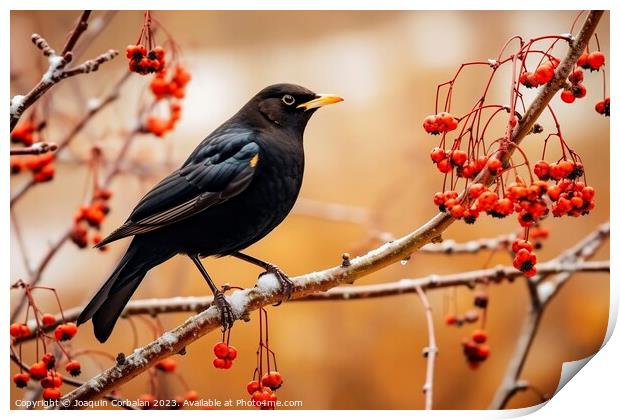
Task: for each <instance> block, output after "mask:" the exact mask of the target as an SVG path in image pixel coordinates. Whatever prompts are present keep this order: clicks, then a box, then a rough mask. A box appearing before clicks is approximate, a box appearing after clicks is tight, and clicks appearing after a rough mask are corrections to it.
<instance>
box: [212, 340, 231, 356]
mask: <svg viewBox="0 0 620 420" xmlns="http://www.w3.org/2000/svg"><path fill="white" fill-rule="evenodd" d="M213 354H215V357H217V358H219V359H225V358H226V356H228V344H226V343H222V342H219V343H217V344H216V345H215V346H213Z"/></svg>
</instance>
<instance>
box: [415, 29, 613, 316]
mask: <svg viewBox="0 0 620 420" xmlns="http://www.w3.org/2000/svg"><path fill="white" fill-rule="evenodd" d="M571 39H572V38H571V37H569V36H566V35H551V36H543V37H539V38H533V39H531V40H530V41H528V42H521V44H520V45H519V47H518V49H517V51H515V52H514V53H513V54H508V53H506V50H507V47H508V44H507V45H506V46H505V47H504V48H502V52H501V53H500V55H499V56H498V58H497V59H495V60H488V61H487V62H486V63H485V62H483V61H475V62H471V63H465V64H464V65H462V66H461V67H460V68H459V70H458V71H457V73H456V75H455V77H454V78H453V79H452V80H450V81H448V82H446V83H442V84H440V85H439V86H438V89H437V96H436V98H435V104H436V105H435V113H434V114H433V115H430V116H428V117H426V118H425V119H424V121H423V123H422V126H423V129H424V130H425V131H426V132H427V133H429V134H433V135H440V140H439V144H438V145H436V147H434V148H433V149H432V150H431V152H430V158H431V161H432V162H433V164H434V165H435V166H436V168H437V170H438V172H439V173H440V174H441V175H442V176H443V187H442V190H441V191H439V192H437V193H436V194H435V195H434V197H433V202H434V203H435V205H436V206H437V207H438V208H439V210H440V211H442V212H447V213H449V214H450V216H451V217H453V218H455V219H459V220H463V221H464V222H465V223H468V224H473V223H475V222H476V221H477V220H478V219H479V217H480V216H481V215H483V214H486V215H487V216H490V217H493V218H506V217H508V216H511V215H513V214H514V215H516V220H517V222H518V223H519V225H520V226H521V227H522V229H523V238H522V241H521V242H518V243H515V250H514V254H515V255H514V260H513V265H514V266H515V267H517V268H518V269H519V270H521V271H522V272H523V273H524V274H526V275H528V276H533V275H535V274H536V269H535V265H536V255H535V253H534V252H533V249H534V244H533V243H532V242H531V241H529V231H530V229H531V228H533V227H535V226H537V225H538V223H539V222H540V221H541V220H543V219H544V218H545V217H547V216H548V215H549V214H552V215H553V216H554V217H563V216H566V215H569V216H573V217H577V216H582V215H586V214H588V212H590V211H591V210H592V209H593V208H594V201H593V198H594V189H593V188H592V187H591V186H589V185H587V183H586V178H585V167H584V164H583V162H582V161H581V158H580V157H579V155H578V154H577V153H576V152H575V151H574V150H573V149H572V148H571V147H570V146H569V145H568V142H567V141H566V139H565V137H564V135H563V134H562V132H561V129H560V123H559V121H558V120H557V118H556V115H555V113H554V111H553V109H552V107H551V106H549V107H548V111H549V113H550V115H551V117H552V118H553V120H554V122H555V126H556V129H557V130H556V131H555V132H553V133H551V134H549V135H548V136H547V137H546V138H545V139H544V147H543V150H542V156H541V157H540V158H539V159H535V160H534V161H537V162H536V163H535V164H534V165H532V164H531V163H530V157H529V156H528V154H531V153H530V152H528V153H526V152H525V151H524V150H523V149H521V148H520V147H519V146H518V145H516V144H514V143H513V142H512V139H511V136H512V133H513V131H514V129H515V127H516V126H517V124H519V119H520V118H521V117H520V115H521V114H520V112H524V111H525V104H524V103H523V100H522V93H521V89H522V88H523V87H525V88H538V87H540V86H542V85H545V84H547V83H549V82H550V81H551V80H553V79H554V78H555V77H556V70H557V69H558V67H559V65H560V60H559V59H558V58H557V57H556V56H554V55H553V54H552V52H553V49H554V47H555V46H556V45H557V44H558V43H559V42H561V41H568V42H571ZM543 42H550V43H551V45H550V46H542V45H541V43H543ZM599 49H600V48H599ZM530 63H535V67H533V70H531V71H528V68H527V67H528V65H530ZM604 63H605V56H604V55H603V54H602V53H601V52H600V51H596V52H593V53H589V52H586V53H584V55H583V56H582V57H581V59H580V61H579V63H578V66H576V67H575V68H574V69H573V71H572V72H571V73H570V74H569V76H568V78H567V80H566V82H565V86H566V88H565V89H564V91H563V92H562V94H561V96H562V98H563V100H564V101H565V102H572V101H574V100H575V98H582V97H584V96H585V95H586V88H585V86H584V84H583V82H584V69H590V70H599V69H601V70H603V67H604ZM469 66H488V67H489V69H490V75H489V77H488V81H487V83H486V87H485V91H484V92H483V94H482V95H481V99H479V100H477V101H476V103H475V104H474V105H473V107H472V108H471V110H469V111H468V112H466V113H465V114H464V115H462V116H456V115H455V114H454V113H453V111H452V110H451V105H452V100H453V99H454V87H455V83H456V81H457V79H458V77H459V76H460V75H462V74H463V73H462V69H463V68H466V67H469ZM502 66H511V67H512V68H513V69H516V72H513V74H514V75H513V80H512V84H511V89H512V95H511V102H510V103H509V104H508V105H502V104H491V103H486V101H487V99H486V98H487V96H488V95H487V93H488V91H489V89H490V87H491V86H492V84H493V82H494V81H495V76H496V74H497V71H498V70H499V69H500V68H502ZM444 87H447V90H448V91H447V93H446V94H445V101H443V107H442V109H439V106H440V103H442V100H441V97H442V92H443V91H442V88H444ZM596 110H597V112H599V113H601V114H604V115H606V114H608V113H609V99H608V98H607V99H605V100H603V101H602V102H600V103H599V104H597V105H596ZM502 114H508V115H507V118H506V121H505V132H504V133H503V135H502V136H501V137H499V138H498V139H496V140H494V141H493V142H488V141H487V140H486V136H488V130H489V131H490V127H493V125H492V124H491V123H493V122H494V121H495V120H496V119H498V118H500V116H501V115H502ZM542 131H543V128H542V126H540V125H536V126H534V129H533V131H532V133H531V135H535V134H540V133H541V132H542ZM452 133H455V134H454V135H452ZM552 140H557V142H558V143H559V146H560V149H561V151H560V155H559V156H555V157H554V158H551V156H548V157H546V154H547V155H549V154H550V152H549V153H547V150H548V147H547V144H548V143H549V142H550V141H552ZM511 147H512V148H515V149H516V153H515V155H514V156H508V155H507V154H505V153H504V151H505V150H508V149H509V148H511ZM535 177H536V178H537V179H536V178H535ZM526 179H527V181H526ZM458 191H463V192H462V193H459V192H458ZM448 321H449V322H450V323H452V324H456V323H458V321H459V319H458V318H457V317H456V316H455V317H454V319H452V318H450V319H449V320H447V321H446V322H448Z"/></svg>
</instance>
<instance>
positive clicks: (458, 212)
mask: <svg viewBox="0 0 620 420" xmlns="http://www.w3.org/2000/svg"><path fill="white" fill-rule="evenodd" d="M464 214H465V207H463V206H462V205H461V204H456V205H454V206H452V207H451V208H450V216H452V217H454V218H455V219H460V218H462V217H463V215H464Z"/></svg>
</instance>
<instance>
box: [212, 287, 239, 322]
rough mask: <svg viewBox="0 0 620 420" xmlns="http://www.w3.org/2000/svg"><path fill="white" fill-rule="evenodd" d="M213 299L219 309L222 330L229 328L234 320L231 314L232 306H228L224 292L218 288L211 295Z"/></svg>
mask: <svg viewBox="0 0 620 420" xmlns="http://www.w3.org/2000/svg"><path fill="white" fill-rule="evenodd" d="M213 301H214V302H215V304H216V305H217V307H218V309H219V310H220V320H221V322H222V329H223V330H224V331H226V330H229V329H231V328H232V326H233V323H234V322H235V315H234V314H233V311H232V307H231V306H230V303H229V302H228V301H227V300H226V297H225V296H224V293H222V292H221V291H220V290H217V291H216V292H215V294H214V295H213Z"/></svg>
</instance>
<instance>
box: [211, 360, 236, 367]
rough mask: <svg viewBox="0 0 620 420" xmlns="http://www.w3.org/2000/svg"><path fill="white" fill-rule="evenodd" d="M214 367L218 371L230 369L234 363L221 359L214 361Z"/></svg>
mask: <svg viewBox="0 0 620 420" xmlns="http://www.w3.org/2000/svg"><path fill="white" fill-rule="evenodd" d="M213 366H215V368H216V369H229V368H230V366H232V361H231V360H228V359H221V358H217V359H213Z"/></svg>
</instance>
